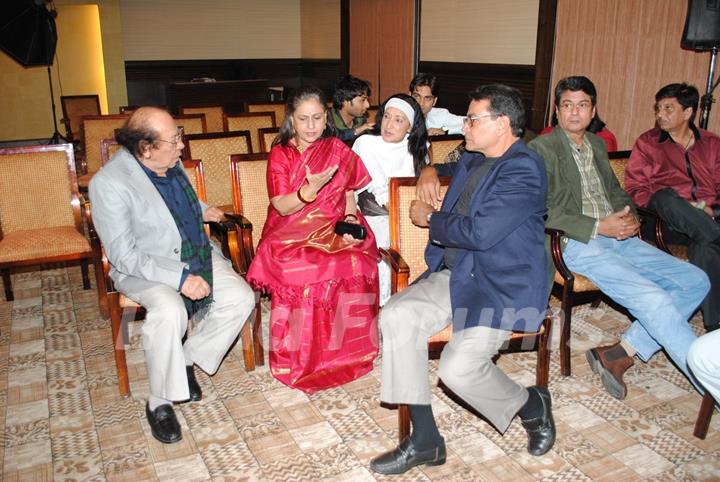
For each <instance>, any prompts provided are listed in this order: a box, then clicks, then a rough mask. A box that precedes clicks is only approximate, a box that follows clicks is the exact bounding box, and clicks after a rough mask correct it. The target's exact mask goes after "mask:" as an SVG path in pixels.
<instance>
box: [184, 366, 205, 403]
mask: <svg viewBox="0 0 720 482" xmlns="http://www.w3.org/2000/svg"><path fill="white" fill-rule="evenodd" d="M185 370H186V371H187V377H188V389H189V390H190V400H192V401H193V402H199V401H200V400H202V389H201V388H200V384H199V383H198V382H197V380H195V365H185Z"/></svg>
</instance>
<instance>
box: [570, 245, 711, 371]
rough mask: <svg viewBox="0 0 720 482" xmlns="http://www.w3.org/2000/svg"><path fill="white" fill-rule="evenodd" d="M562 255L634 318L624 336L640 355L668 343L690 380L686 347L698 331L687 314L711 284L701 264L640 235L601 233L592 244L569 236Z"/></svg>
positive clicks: (650, 353) (645, 358)
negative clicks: (619, 236) (620, 238)
mask: <svg viewBox="0 0 720 482" xmlns="http://www.w3.org/2000/svg"><path fill="white" fill-rule="evenodd" d="M563 259H564V260H565V263H566V264H567V266H568V268H570V270H572V271H574V272H576V273H580V274H582V275H583V276H586V277H587V278H589V279H590V280H592V282H593V283H595V284H596V285H597V286H598V287H599V288H600V289H601V290H602V291H603V292H604V293H605V294H606V295H608V296H609V297H610V298H612V299H613V300H614V301H615V302H617V303H619V304H621V305H622V306H624V307H625V308H627V309H628V311H630V313H632V315H633V316H634V317H635V318H636V321H634V322H633V324H632V325H631V326H630V328H629V329H628V330H627V331H626V332H625V334H624V335H623V339H624V340H625V342H627V343H628V344H630V346H632V347H633V348H635V350H636V351H637V355H638V357H640V359H641V360H643V361H645V362H646V361H648V360H649V359H650V357H652V356H653V355H654V354H655V352H657V351H658V350H660V349H661V348H664V349H665V351H666V353H667V354H668V355H669V356H670V358H671V359H672V361H673V362H674V363H675V364H676V365H677V366H678V367H679V368H680V369H681V370H682V371H683V373H684V374H685V376H687V377H688V378H689V379H690V380H692V377H691V376H690V374H689V371H688V366H687V353H688V350H689V349H690V345H691V344H692V342H693V341H694V340H695V338H696V337H695V333H693V330H692V328H691V327H690V324H689V323H687V320H688V319H689V318H690V316H691V315H692V314H693V313H694V312H695V310H696V309H697V307H698V306H699V305H700V303H701V302H702V300H703V299H704V298H705V295H706V294H707V292H708V290H709V289H710V282H709V280H708V277H707V275H706V274H705V273H704V272H703V271H702V270H701V269H699V268H697V267H695V266H693V265H691V264H690V263H687V262H684V261H680V260H679V259H677V258H674V257H673V256H671V255H669V254H667V253H665V252H663V251H661V250H659V249H657V248H654V247H653V246H651V245H649V244H647V243H646V242H644V241H641V240H640V239H638V238H629V239H626V240H624V241H617V240H616V239H614V238H608V237H605V236H598V237H597V238H595V239H591V240H590V242H589V243H588V244H584V243H581V242H578V241H575V240H573V239H571V240H569V241H568V243H567V246H566V247H565V250H564V252H563Z"/></svg>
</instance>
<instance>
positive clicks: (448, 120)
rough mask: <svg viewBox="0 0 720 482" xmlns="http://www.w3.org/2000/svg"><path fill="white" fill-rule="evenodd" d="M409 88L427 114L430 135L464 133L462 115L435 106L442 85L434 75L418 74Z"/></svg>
mask: <svg viewBox="0 0 720 482" xmlns="http://www.w3.org/2000/svg"><path fill="white" fill-rule="evenodd" d="M408 90H409V91H410V95H411V96H412V98H413V99H415V100H416V101H417V103H418V104H420V109H421V110H422V113H423V115H424V116H425V127H427V131H428V135H430V136H440V135H443V134H462V128H463V118H462V116H459V115H455V114H451V113H450V111H448V110H447V109H443V108H440V107H435V104H436V103H437V99H438V95H439V94H440V85H439V84H438V81H437V78H436V77H435V76H434V75H432V74H422V73H419V74H417V75H416V76H415V77H413V79H412V80H411V81H410V86H409V87H408Z"/></svg>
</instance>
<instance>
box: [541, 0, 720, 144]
mask: <svg viewBox="0 0 720 482" xmlns="http://www.w3.org/2000/svg"><path fill="white" fill-rule="evenodd" d="M686 12H687V0H632V1H627V0H558V9H557V29H556V37H555V55H554V65H553V75H552V82H551V88H552V86H554V85H555V84H556V83H557V81H558V80H559V79H561V78H563V77H565V76H568V75H586V76H588V77H589V78H590V79H591V80H592V81H593V82H594V83H595V86H596V87H597V89H598V112H599V113H600V116H601V118H602V119H603V120H604V121H605V122H606V123H607V125H608V128H609V129H610V130H611V131H612V132H614V133H615V135H616V136H617V139H618V146H619V148H620V149H629V148H631V147H632V144H633V142H634V140H635V139H636V138H637V137H638V136H639V135H640V134H641V133H642V132H644V131H646V130H647V129H650V128H652V127H653V125H654V115H653V110H652V107H653V104H654V102H655V100H654V96H655V92H657V91H658V89H660V87H662V86H663V85H666V84H669V83H671V82H683V81H687V82H690V83H692V84H694V85H695V86H696V87H697V88H698V89H699V90H700V94H701V95H702V94H703V93H704V91H705V84H706V81H707V74H708V66H709V62H710V54H709V53H708V52H692V51H687V50H682V49H681V48H680V39H681V37H682V31H683V27H684V25H685V15H686ZM550 98H552V94H550ZM709 129H710V130H711V131H713V132H720V109H718V107H717V105H716V106H715V109H714V110H713V111H711V112H710V124H709Z"/></svg>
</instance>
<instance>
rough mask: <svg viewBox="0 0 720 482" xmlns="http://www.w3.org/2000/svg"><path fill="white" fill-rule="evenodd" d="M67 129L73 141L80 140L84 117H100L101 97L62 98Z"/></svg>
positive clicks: (68, 96) (70, 96)
mask: <svg viewBox="0 0 720 482" xmlns="http://www.w3.org/2000/svg"><path fill="white" fill-rule="evenodd" d="M60 104H62V111H63V121H64V122H65V129H66V130H67V131H68V135H69V136H70V137H71V139H72V140H80V138H81V137H82V136H81V134H80V128H81V126H82V117H83V116H85V115H100V97H99V96H98V95H97V94H88V95H63V96H60Z"/></svg>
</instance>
